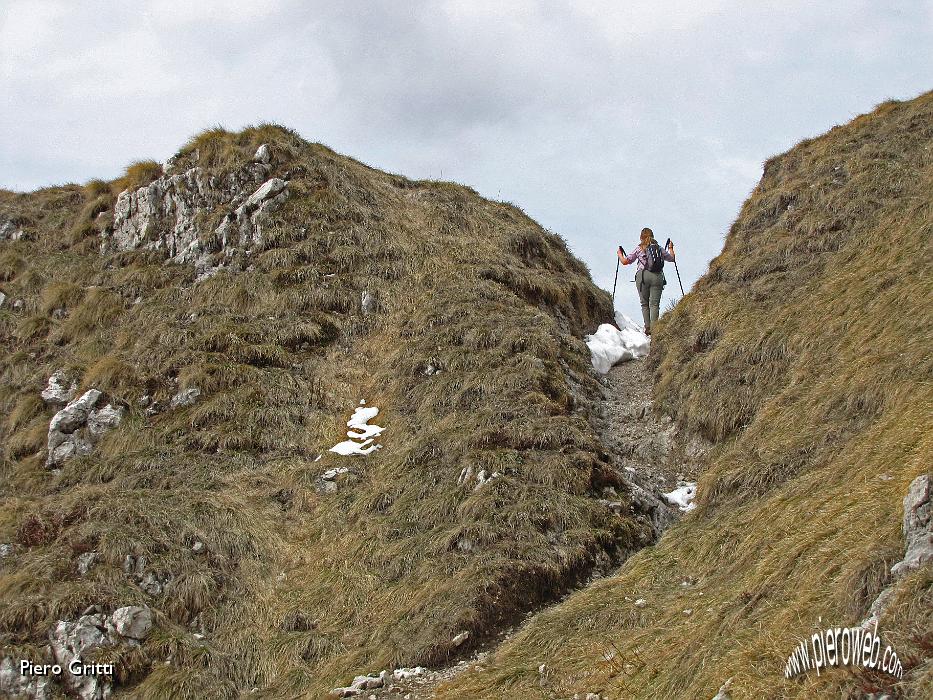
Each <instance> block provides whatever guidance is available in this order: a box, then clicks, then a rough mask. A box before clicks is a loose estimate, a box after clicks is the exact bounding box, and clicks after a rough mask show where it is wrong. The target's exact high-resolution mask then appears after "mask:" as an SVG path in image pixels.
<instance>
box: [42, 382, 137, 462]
mask: <svg viewBox="0 0 933 700" xmlns="http://www.w3.org/2000/svg"><path fill="white" fill-rule="evenodd" d="M101 396H102V394H101V392H99V391H98V390H97V389H89V390H88V391H86V392H84V393H83V394H82V395H81V397H80V398H77V399H73V400H72V401H70V402H69V403H68V404H67V405H66V406H65V407H64V408H63V409H61V410H60V411H59V412H58V413H56V414H55V415H54V416H53V417H52V420H51V422H50V423H49V436H48V457H47V459H46V466H49V467H56V466H60V465H62V464H64V463H65V462H66V461H68V460H69V459H71V458H72V457H76V456H81V455H87V454H90V453H91V451H92V450H93V447H94V443H95V442H97V441H98V440H99V439H100V437H101V436H102V435H103V434H104V433H106V432H107V431H108V430H111V429H112V428H115V427H116V426H118V425H119V424H120V421H122V420H123V415H124V413H125V409H124V408H123V407H122V406H113V405H112V404H107V405H106V406H104V407H103V408H100V409H98V408H96V407H97V404H98V403H99V402H100V399H101Z"/></svg>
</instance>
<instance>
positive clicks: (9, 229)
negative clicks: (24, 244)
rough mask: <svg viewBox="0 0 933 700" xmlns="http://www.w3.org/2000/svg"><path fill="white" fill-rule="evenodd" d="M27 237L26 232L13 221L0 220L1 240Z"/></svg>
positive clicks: (17, 239)
mask: <svg viewBox="0 0 933 700" xmlns="http://www.w3.org/2000/svg"><path fill="white" fill-rule="evenodd" d="M25 237H26V232H25V231H23V229H22V228H20V227H19V226H17V225H16V224H14V223H13V222H12V221H0V241H19V240H22V239H23V238H25Z"/></svg>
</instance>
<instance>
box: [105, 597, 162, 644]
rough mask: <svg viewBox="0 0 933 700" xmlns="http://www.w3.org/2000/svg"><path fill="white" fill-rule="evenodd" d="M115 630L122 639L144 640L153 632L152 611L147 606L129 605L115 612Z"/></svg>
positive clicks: (112, 617)
mask: <svg viewBox="0 0 933 700" xmlns="http://www.w3.org/2000/svg"><path fill="white" fill-rule="evenodd" d="M111 620H112V622H113V628H114V630H115V631H116V633H117V634H119V635H120V636H121V637H128V638H130V639H138V640H143V639H145V638H146V637H148V636H149V632H150V631H151V630H152V611H151V610H150V609H149V608H148V607H145V606H138V605H128V606H126V607H123V608H118V609H117V610H114V611H113V615H112V616H111Z"/></svg>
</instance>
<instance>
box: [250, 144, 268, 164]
mask: <svg viewBox="0 0 933 700" xmlns="http://www.w3.org/2000/svg"><path fill="white" fill-rule="evenodd" d="M253 160H254V161H256V162H257V163H266V164H268V163H271V162H272V149H271V148H269V144H267V143H264V144H262V145H261V146H260V147H259V148H257V149H256V155H254V156H253Z"/></svg>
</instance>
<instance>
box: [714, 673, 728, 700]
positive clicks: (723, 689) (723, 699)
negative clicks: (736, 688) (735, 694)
mask: <svg viewBox="0 0 933 700" xmlns="http://www.w3.org/2000/svg"><path fill="white" fill-rule="evenodd" d="M730 685H732V679H731V678H729V679H728V680H727V681H726V682H725V683H723V684H722V685H721V686H720V687H719V692H718V693H716V694H715V695H714V696H713V700H731V698H732V696H731V695H729V686H730Z"/></svg>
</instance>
